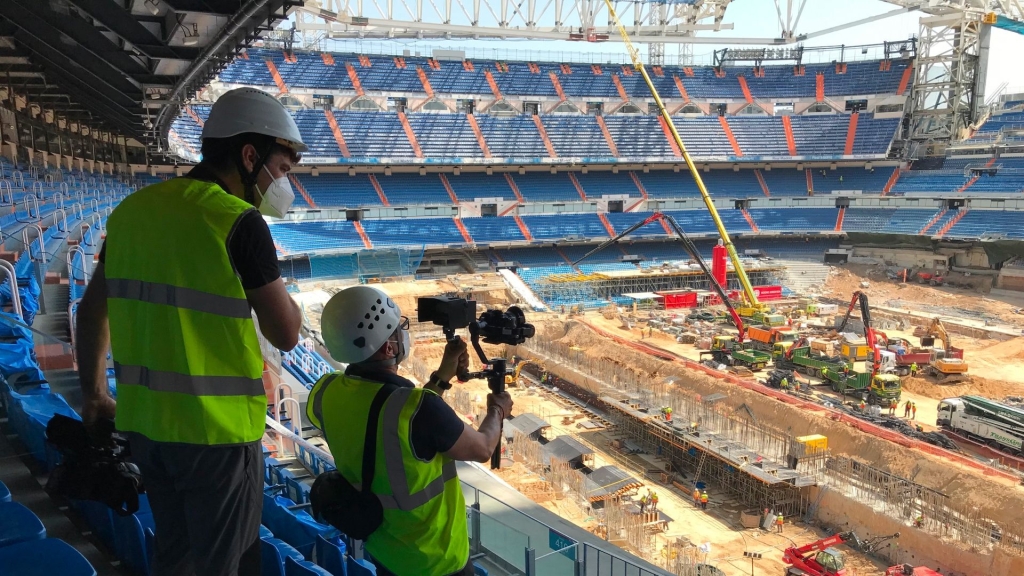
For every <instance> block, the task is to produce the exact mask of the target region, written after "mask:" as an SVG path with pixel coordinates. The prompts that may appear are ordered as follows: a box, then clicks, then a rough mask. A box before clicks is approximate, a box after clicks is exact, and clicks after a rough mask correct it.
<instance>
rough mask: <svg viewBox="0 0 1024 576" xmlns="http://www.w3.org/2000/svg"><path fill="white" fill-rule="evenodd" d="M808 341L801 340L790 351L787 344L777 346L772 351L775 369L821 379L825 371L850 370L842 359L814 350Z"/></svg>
mask: <svg viewBox="0 0 1024 576" xmlns="http://www.w3.org/2000/svg"><path fill="white" fill-rule="evenodd" d="M806 342H807V340H806V339H803V338H802V339H800V340H799V341H797V342H795V343H794V344H793V345H792V346H790V347H789V348H788V349H787V348H786V345H785V344H776V345H775V349H774V350H773V351H772V358H773V359H774V360H775V367H776V368H782V369H785V370H796V371H797V372H801V373H803V374H807V375H810V376H815V377H817V378H821V377H822V374H823V372H824V371H825V370H834V371H837V372H845V371H847V370H849V369H850V365H849V364H847V363H846V362H845V361H844V360H842V359H841V358H832V357H829V356H826V355H825V354H822V353H820V352H818V351H816V350H813V349H812V348H811V346H810V345H809V344H807V343H806Z"/></svg>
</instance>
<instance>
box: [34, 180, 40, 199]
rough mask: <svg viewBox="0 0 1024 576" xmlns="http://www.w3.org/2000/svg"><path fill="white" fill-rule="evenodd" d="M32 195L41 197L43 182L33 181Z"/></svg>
mask: <svg viewBox="0 0 1024 576" xmlns="http://www.w3.org/2000/svg"><path fill="white" fill-rule="evenodd" d="M37 191H38V192H37ZM32 195H33V196H38V197H40V198H42V197H43V183H42V182H40V181H39V180H36V181H35V182H33V183H32Z"/></svg>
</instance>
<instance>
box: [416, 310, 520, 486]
mask: <svg viewBox="0 0 1024 576" xmlns="http://www.w3.org/2000/svg"><path fill="white" fill-rule="evenodd" d="M417 312H418V314H417V319H418V320H419V321H420V322H431V323H433V324H436V325H438V326H440V327H441V330H442V331H444V335H445V337H446V338H447V339H448V340H449V341H451V340H454V339H455V338H458V336H456V335H455V331H456V330H457V329H459V328H469V337H470V342H471V343H472V344H473V349H474V350H476V354H477V356H479V358H480V362H481V363H483V364H484V365H485V369H484V370H481V371H479V372H464V373H462V374H459V375H458V378H459V380H460V381H462V382H465V381H466V380H471V379H473V378H486V379H487V386H488V387H489V388H490V389H491V392H493V393H495V394H500V393H502V392H504V391H505V376H506V375H507V374H510V373H511V372H512V371H511V370H509V369H508V368H507V365H506V361H505V359H504V358H490V359H488V358H487V355H486V354H484V351H483V348H481V347H480V338H481V337H482V338H483V340H484V342H486V343H488V344H505V345H507V346H517V345H519V344H522V343H523V342H526V341H527V340H528V339H530V338H533V337H534V335H535V334H536V333H537V331H536V329H535V328H534V326H533V324H529V323H527V321H526V315H525V314H523V310H522V309H521V308H519V307H518V306H510V307H509V308H508V310H505V311H502V310H497V309H493V310H487V311H485V312H484V313H483V314H481V315H480V318H477V319H474V317H473V316H474V315H475V314H476V302H475V301H473V300H466V299H465V298H453V297H450V296H436V297H432V298H420V299H419V300H418V301H417ZM506 416H507V415H506ZM500 467H501V443H500V442H499V443H498V446H497V447H496V448H495V449H494V454H493V455H492V456H491V468H494V469H497V468H500Z"/></svg>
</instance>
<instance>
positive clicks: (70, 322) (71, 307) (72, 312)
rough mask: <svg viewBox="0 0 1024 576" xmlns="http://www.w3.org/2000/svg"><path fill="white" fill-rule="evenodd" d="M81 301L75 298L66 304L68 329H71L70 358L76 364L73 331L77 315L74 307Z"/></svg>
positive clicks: (76, 327)
mask: <svg viewBox="0 0 1024 576" xmlns="http://www.w3.org/2000/svg"><path fill="white" fill-rule="evenodd" d="M81 301H82V299H81V298H75V299H74V300H72V301H71V302H69V303H68V328H70V329H71V356H72V358H74V360H75V363H76V364H77V363H78V346H77V345H76V344H75V340H76V338H75V331H76V330H77V329H78V314H77V313H76V312H77V310H75V306H78V303H79V302H81Z"/></svg>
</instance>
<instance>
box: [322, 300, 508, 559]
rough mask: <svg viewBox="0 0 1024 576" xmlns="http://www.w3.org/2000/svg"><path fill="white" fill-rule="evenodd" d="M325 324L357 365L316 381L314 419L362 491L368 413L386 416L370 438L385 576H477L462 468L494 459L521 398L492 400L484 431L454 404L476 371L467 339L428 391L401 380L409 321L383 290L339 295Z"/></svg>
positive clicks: (341, 468) (377, 554) (374, 539)
mask: <svg viewBox="0 0 1024 576" xmlns="http://www.w3.org/2000/svg"><path fill="white" fill-rule="evenodd" d="M320 325H321V334H322V335H323V339H324V344H325V345H326V346H327V350H328V351H329V352H330V354H331V356H332V357H333V358H334V359H335V360H337V361H338V362H342V363H347V364H348V368H346V370H345V372H344V373H340V372H336V373H333V374H327V375H325V376H324V377H323V378H321V379H320V380H319V381H318V382H317V383H316V385H315V386H314V387H313V389H312V390H311V391H310V393H309V401H308V403H307V405H306V414H307V416H308V418H309V419H310V422H312V424H313V425H314V426H316V427H317V428H319V429H321V430H323V432H324V437H325V439H326V440H327V444H328V445H329V446H330V448H331V453H332V454H333V455H334V461H335V465H336V466H337V468H338V472H339V473H340V474H341V475H342V476H344V479H345V480H347V481H348V482H349V483H350V484H351V485H353V486H355V485H357V484H360V483H361V482H362V477H363V476H362V475H363V472H364V470H363V462H364V459H363V451H364V450H365V446H369V445H371V444H369V443H367V427H368V424H369V421H370V417H369V415H370V414H371V413H373V412H374V411H375V410H374V407H376V409H377V411H379V417H378V419H377V420H376V421H374V422H375V424H374V426H375V427H376V428H377V430H378V431H379V437H378V436H377V434H373V435H372V436H371V437H372V438H374V441H375V443H376V445H375V447H374V452H373V453H374V454H375V456H376V458H375V459H373V460H374V461H377V462H380V463H381V464H380V465H376V466H374V467H373V475H372V477H371V478H370V485H371V487H372V488H371V491H372V493H373V495H374V496H375V497H376V498H377V499H379V501H380V503H381V507H382V508H383V515H382V516H383V521H382V523H381V524H380V526H379V527H377V528H376V530H374V531H373V532H372V533H371V534H370V535H369V537H368V538H366V540H365V544H366V551H367V552H368V553H369V554H370V556H371V558H372V561H373V563H374V564H375V565H376V566H377V574H378V576H409V575H417V576H446V575H450V574H458V575H460V576H462V575H467V576H471V575H472V574H473V563H472V562H470V561H469V534H468V531H467V525H466V503H465V500H464V499H463V495H462V488H461V486H460V484H459V478H458V475H457V474H456V470H455V461H457V460H462V461H474V462H487V461H489V460H490V458H491V454H492V453H493V452H494V448H495V447H496V446H497V445H498V442H499V441H500V439H501V421H502V420H503V419H504V417H505V416H506V415H508V414H510V413H511V411H512V398H511V397H510V396H509V395H508V393H507V392H502V393H501V394H488V396H487V415H486V417H484V419H483V420H482V421H481V422H480V426H479V428H478V429H476V430H474V429H473V428H472V427H470V426H469V425H468V424H465V423H463V422H462V420H461V419H459V417H458V415H456V413H455V411H454V410H452V409H451V408H450V407H449V406H448V405H447V404H445V402H444V400H443V399H442V395H443V394H444V392H445V391H446V390H448V389H450V388H451V387H452V385H451V380H452V379H453V378H455V376H456V374H458V373H460V372H463V371H466V370H468V368H469V355H468V354H467V352H466V343H465V341H463V340H461V339H456V340H454V341H451V342H449V343H448V345H447V346H446V347H445V350H444V357H443V358H442V359H441V364H440V366H439V367H438V369H437V371H436V372H434V373H433V374H432V375H431V377H430V381H429V382H427V383H426V385H425V386H424V387H423V388H417V387H415V386H414V385H413V383H412V382H410V381H409V380H406V379H405V378H402V377H401V376H399V375H398V366H399V365H400V364H401V363H402V361H403V360H405V359H406V358H408V357H409V354H410V352H411V348H412V344H411V339H410V337H409V319H408V318H406V317H405V316H402V311H401V310H400V309H399V308H398V305H397V304H395V302H394V301H393V300H391V299H390V298H388V296H387V294H385V293H384V292H383V291H381V290H380V289H377V288H374V287H371V286H354V287H351V288H347V289H345V290H342V291H341V292H338V293H337V294H335V295H334V296H333V297H332V298H331V299H330V301H328V302H327V304H326V305H325V306H324V311H323V316H322V317H321V320H320ZM370 429H371V430H372V429H373V427H371V428H370ZM367 461H370V460H367ZM313 490H314V491H317V487H316V485H314V488H313ZM313 496H314V495H313V494H311V498H313ZM316 507H317V502H316V501H315V500H314V510H315V509H316Z"/></svg>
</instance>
